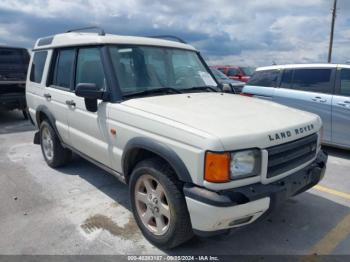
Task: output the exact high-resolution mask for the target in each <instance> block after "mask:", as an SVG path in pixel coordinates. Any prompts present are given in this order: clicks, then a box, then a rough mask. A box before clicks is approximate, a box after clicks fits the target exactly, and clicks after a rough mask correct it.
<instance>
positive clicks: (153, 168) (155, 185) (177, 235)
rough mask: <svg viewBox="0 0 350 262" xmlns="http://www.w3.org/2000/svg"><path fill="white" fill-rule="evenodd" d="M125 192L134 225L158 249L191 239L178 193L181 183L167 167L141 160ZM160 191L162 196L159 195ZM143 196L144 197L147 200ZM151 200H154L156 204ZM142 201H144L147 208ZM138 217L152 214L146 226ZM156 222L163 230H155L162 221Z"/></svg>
mask: <svg viewBox="0 0 350 262" xmlns="http://www.w3.org/2000/svg"><path fill="white" fill-rule="evenodd" d="M146 181H148V182H150V183H149V185H148V186H151V187H152V190H147V186H146ZM159 185H160V186H161V187H159ZM129 189H130V190H129V192H130V199H131V207H132V211H133V214H134V217H135V220H136V223H137V225H138V226H139V228H140V229H141V231H142V233H143V235H144V236H145V238H146V239H147V240H148V241H150V242H151V243H152V244H154V245H155V246H158V247H159V248H163V249H170V248H174V247H176V246H178V245H180V244H182V243H184V242H186V241H188V240H189V239H191V238H192V237H193V231H192V225H191V221H190V216H189V213H188V210H187V205H186V201H185V197H184V195H183V192H182V183H180V181H178V180H177V178H176V176H175V174H174V172H173V171H172V169H171V168H170V167H169V165H168V164H166V163H164V162H163V161H162V160H161V159H159V158H152V159H146V160H143V161H142V162H140V163H139V164H137V165H136V167H135V168H134V170H133V171H132V174H131V178H130V183H129ZM162 190H163V193H159V192H161V191H162ZM149 192H151V195H153V193H154V195H153V196H152V199H151V198H150V194H149ZM139 193H141V195H140V194H139ZM157 193H158V194H157ZM136 195H137V196H138V197H136ZM144 195H146V196H147V200H145V198H144ZM140 196H142V198H141V197H140ZM139 199H142V200H139ZM155 199H156V200H157V199H158V201H157V202H158V203H157V202H156V204H155V203H154V200H155ZM144 201H145V202H147V201H148V202H147V205H146V204H145V202H144ZM157 207H159V208H158V210H159V212H157V209H156V208H157ZM164 211H165V212H164ZM142 214H144V215H145V216H144V217H147V215H148V216H149V215H150V214H152V216H153V217H152V218H150V220H148V221H149V223H148V224H146V222H144V221H147V219H145V218H141V216H142ZM163 214H166V215H165V216H164V215H163ZM166 216H169V218H167V217H166ZM159 221H162V222H163V223H164V227H161V226H160V227H157V225H162V222H161V223H158V222H159ZM160 228H162V229H160ZM159 229H160V230H159Z"/></svg>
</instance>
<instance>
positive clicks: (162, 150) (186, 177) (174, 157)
mask: <svg viewBox="0 0 350 262" xmlns="http://www.w3.org/2000/svg"><path fill="white" fill-rule="evenodd" d="M154 156H156V157H159V158H161V159H163V160H164V161H165V162H167V163H168V164H169V165H170V167H171V168H172V169H173V170H174V171H175V174H176V176H177V178H178V179H179V180H180V181H182V182H186V183H193V182H192V178H191V175H190V173H189V171H188V169H187V167H186V165H185V164H184V162H183V161H182V159H181V158H180V157H179V156H178V154H177V153H176V152H175V151H174V150H173V149H171V148H170V147H169V146H167V145H165V144H162V143H160V142H158V141H155V140H153V139H150V138H144V137H136V138H133V139H131V140H130V141H129V142H128V143H127V144H126V146H125V148H124V152H123V155H122V169H123V174H124V176H125V181H126V183H129V178H130V175H131V172H132V170H133V168H134V167H135V166H136V164H137V163H139V162H140V161H142V160H143V159H146V158H149V157H154Z"/></svg>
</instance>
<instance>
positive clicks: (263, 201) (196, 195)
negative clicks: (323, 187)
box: [184, 151, 328, 232]
mask: <svg viewBox="0 0 350 262" xmlns="http://www.w3.org/2000/svg"><path fill="white" fill-rule="evenodd" d="M327 158H328V157H327V155H326V154H325V153H324V152H323V151H320V152H319V153H318V155H317V158H316V160H315V161H314V162H312V163H311V164H310V165H308V166H306V167H304V168H303V169H301V170H299V171H297V172H295V173H294V174H291V175H289V176H287V177H285V178H282V179H280V180H278V181H275V182H273V183H270V184H261V183H256V184H252V185H248V186H243V187H239V188H235V189H229V190H222V191H218V192H213V191H209V190H207V189H204V188H199V187H196V186H188V185H186V186H185V187H184V193H185V197H186V203H187V208H188V210H189V213H190V217H191V223H192V227H193V229H194V230H196V231H198V232H208V231H219V230H224V229H228V228H233V227H239V226H243V225H247V224H250V223H252V222H254V221H255V220H256V219H258V218H259V217H260V216H261V215H263V214H264V213H266V212H270V211H271V210H273V209H274V208H275V207H276V206H278V205H279V204H281V203H283V202H284V201H285V200H286V199H287V198H289V197H291V196H294V195H297V194H299V193H302V192H304V191H306V190H308V189H309V188H311V187H313V186H314V185H316V184H317V183H318V182H319V181H320V180H321V179H322V178H323V176H324V174H325V171H326V163H327Z"/></svg>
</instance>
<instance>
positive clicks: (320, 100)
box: [311, 96, 327, 103]
mask: <svg viewBox="0 0 350 262" xmlns="http://www.w3.org/2000/svg"><path fill="white" fill-rule="evenodd" d="M311 100H312V101H315V102H321V103H325V102H327V99H322V97H320V96H315V97H314V98H311Z"/></svg>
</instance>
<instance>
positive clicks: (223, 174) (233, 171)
mask: <svg viewBox="0 0 350 262" xmlns="http://www.w3.org/2000/svg"><path fill="white" fill-rule="evenodd" d="M260 171H261V151H260V150H259V149H249V150H242V151H236V152H231V153H229V152H207V153H206V155H205V166H204V179H205V180H206V181H208V182H213V183H225V182H229V181H230V180H236V179H241V178H246V177H251V176H258V175H259V174H260Z"/></svg>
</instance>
